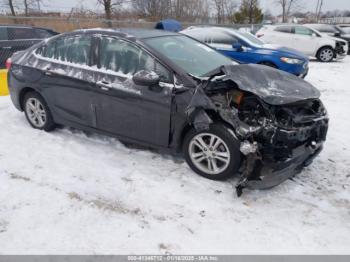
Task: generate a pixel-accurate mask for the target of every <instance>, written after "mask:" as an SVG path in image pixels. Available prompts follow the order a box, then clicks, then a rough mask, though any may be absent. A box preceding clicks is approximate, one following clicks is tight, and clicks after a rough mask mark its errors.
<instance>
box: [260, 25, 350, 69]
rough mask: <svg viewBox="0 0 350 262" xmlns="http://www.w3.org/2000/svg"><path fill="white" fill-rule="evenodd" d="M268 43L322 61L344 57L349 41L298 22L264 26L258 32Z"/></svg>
mask: <svg viewBox="0 0 350 262" xmlns="http://www.w3.org/2000/svg"><path fill="white" fill-rule="evenodd" d="M256 35H257V36H258V37H259V38H261V39H262V40H263V41H264V42H266V43H271V44H279V45H283V46H287V47H290V48H295V49H296V50H298V51H300V52H302V53H304V54H305V55H307V56H310V57H316V58H317V59H318V60H319V61H321V62H331V61H332V60H333V59H343V58H345V57H346V55H347V53H348V43H347V42H346V41H344V40H342V39H339V38H335V37H330V36H326V35H322V34H321V33H320V32H318V31H317V30H315V29H312V28H310V27H307V26H303V25H297V24H291V25H288V24H281V25H269V26H263V27H262V28H261V29H260V30H259V31H258V32H257V34H256Z"/></svg>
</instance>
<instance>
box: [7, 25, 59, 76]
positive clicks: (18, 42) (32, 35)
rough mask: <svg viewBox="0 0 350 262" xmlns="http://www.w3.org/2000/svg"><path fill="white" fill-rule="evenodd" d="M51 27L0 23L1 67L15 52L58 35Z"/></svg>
mask: <svg viewBox="0 0 350 262" xmlns="http://www.w3.org/2000/svg"><path fill="white" fill-rule="evenodd" d="M57 34H58V33H56V32H54V31H52V30H51V29H47V28H41V27H32V26H25V25H0V69H1V68H5V62H6V60H7V58H9V57H11V56H12V55H13V54H14V53H15V52H18V51H21V50H25V49H27V48H28V47H30V46H32V45H34V44H36V43H38V42H40V41H42V40H43V39H45V38H49V37H51V36H54V35H57Z"/></svg>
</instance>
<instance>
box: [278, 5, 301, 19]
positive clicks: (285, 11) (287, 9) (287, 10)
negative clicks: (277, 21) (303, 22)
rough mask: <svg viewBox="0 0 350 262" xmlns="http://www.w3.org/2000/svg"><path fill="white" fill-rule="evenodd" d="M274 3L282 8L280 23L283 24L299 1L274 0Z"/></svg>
mask: <svg viewBox="0 0 350 262" xmlns="http://www.w3.org/2000/svg"><path fill="white" fill-rule="evenodd" d="M275 3H276V5H278V6H280V7H281V8H282V22H283V23H285V22H287V17H288V16H289V14H290V13H291V11H292V10H293V8H295V7H296V6H297V4H299V3H300V0H275Z"/></svg>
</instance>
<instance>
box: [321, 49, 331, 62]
mask: <svg viewBox="0 0 350 262" xmlns="http://www.w3.org/2000/svg"><path fill="white" fill-rule="evenodd" d="M333 56H334V53H333V51H332V50H331V49H329V48H326V49H323V50H322V51H321V53H320V59H321V60H322V61H324V62H328V61H331V60H332V59H333Z"/></svg>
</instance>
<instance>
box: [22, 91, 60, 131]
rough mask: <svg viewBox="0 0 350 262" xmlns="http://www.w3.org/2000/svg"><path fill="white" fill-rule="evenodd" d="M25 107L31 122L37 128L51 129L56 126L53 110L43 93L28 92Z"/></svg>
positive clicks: (24, 102)
mask: <svg viewBox="0 0 350 262" xmlns="http://www.w3.org/2000/svg"><path fill="white" fill-rule="evenodd" d="M23 109H24V113H25V115H26V118H27V120H28V122H29V124H30V125H31V126H32V127H33V128H35V129H40V130H45V131H51V130H53V129H54V128H55V123H54V122H53V119H52V115H51V112H50V110H49V108H48V106H47V104H46V102H45V100H44V99H43V98H42V96H41V95H39V94H38V93H36V92H28V93H27V94H25V96H24V99H23Z"/></svg>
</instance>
